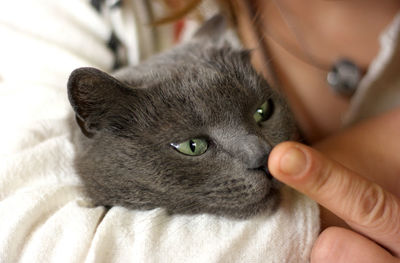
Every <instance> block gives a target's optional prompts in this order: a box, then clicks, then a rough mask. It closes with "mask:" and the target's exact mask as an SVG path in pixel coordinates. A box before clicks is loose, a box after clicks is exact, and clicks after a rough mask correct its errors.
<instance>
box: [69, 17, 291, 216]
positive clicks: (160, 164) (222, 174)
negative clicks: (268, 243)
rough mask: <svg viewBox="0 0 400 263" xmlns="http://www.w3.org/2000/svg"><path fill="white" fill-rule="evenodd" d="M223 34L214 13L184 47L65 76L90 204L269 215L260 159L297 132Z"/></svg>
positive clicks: (272, 198) (271, 205)
mask: <svg viewBox="0 0 400 263" xmlns="http://www.w3.org/2000/svg"><path fill="white" fill-rule="evenodd" d="M225 27H226V25H225V20H224V19H223V18H222V17H221V16H216V17H214V18H212V19H211V20H210V21H208V22H207V23H206V24H205V25H204V26H203V27H202V28H201V29H200V30H199V31H198V33H197V34H196V35H195V37H194V38H193V39H192V40H191V41H189V42H187V43H185V44H182V45H180V46H177V47H176V48H174V49H172V50H170V51H168V52H166V53H163V54H160V55H157V56H154V57H152V58H151V59H149V60H147V61H146V62H144V63H142V64H140V65H138V66H134V67H128V68H124V69H121V70H119V71H117V72H115V73H114V74H113V76H110V75H108V74H106V73H104V72H102V71H100V70H97V69H94V68H79V69H76V70H75V71H73V72H72V74H71V76H70V78H69V81H68V95H69V100H70V103H71V105H72V107H73V109H74V111H75V114H76V121H77V123H78V125H79V127H80V129H81V131H82V134H83V135H81V136H80V137H79V140H78V142H77V155H76V159H75V165H76V170H77V172H78V174H79V175H80V176H81V178H82V180H83V182H84V184H85V186H86V190H87V193H88V195H89V197H90V198H91V199H92V200H93V203H94V204H96V205H104V206H114V205H121V206H125V207H128V208H133V209H153V208H156V207H163V208H165V209H166V210H167V211H168V212H169V213H183V214H195V213H211V214H217V215H222V216H228V217H233V218H247V217H249V216H252V215H255V214H257V213H258V212H260V211H264V212H266V213H268V212H270V213H272V212H273V211H274V209H275V208H276V206H277V204H278V203H279V188H280V187H279V183H277V182H276V181H275V180H273V179H272V177H271V176H270V175H269V173H268V170H267V168H266V166H267V160H268V155H269V153H270V151H271V149H272V147H273V146H274V145H276V144H277V143H279V142H282V141H284V140H289V139H292V138H293V136H294V135H295V134H296V127H295V124H294V121H293V118H292V115H291V114H290V112H289V110H288V107H287V104H286V103H285V100H284V99H283V98H282V96H281V95H280V94H278V93H277V92H276V91H274V90H273V89H272V88H271V87H270V86H268V84H267V83H266V81H265V80H264V79H263V78H262V77H261V76H260V75H258V74H257V73H256V72H255V71H254V70H253V68H252V66H251V64H250V51H248V50H242V49H238V48H234V47H232V46H231V45H230V44H229V43H228V42H227V41H226V40H224V30H225Z"/></svg>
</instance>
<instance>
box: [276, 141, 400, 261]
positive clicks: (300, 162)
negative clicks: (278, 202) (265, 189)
mask: <svg viewBox="0 0 400 263" xmlns="http://www.w3.org/2000/svg"><path fill="white" fill-rule="evenodd" d="M269 169H270V171H271V173H272V174H273V175H274V176H275V177H276V178H277V179H279V180H280V181H282V182H284V183H286V184H288V185H290V186H291V187H293V188H295V189H297V190H298V191H300V192H302V193H304V194H306V195H307V196H309V197H310V198H312V199H314V200H315V201H317V202H318V203H319V204H321V205H322V206H324V207H326V208H327V209H329V210H330V211H332V212H333V213H334V214H336V215H337V216H339V217H340V218H342V219H343V220H344V221H345V222H346V223H347V224H348V225H349V226H350V227H351V228H353V229H354V230H355V231H357V232H358V233H360V234H358V233H356V232H353V231H351V230H347V229H344V228H339V227H331V228H328V229H326V230H325V231H324V232H323V233H322V234H321V235H320V236H319V238H318V240H317V241H316V243H315V245H314V248H313V252H312V262H400V259H399V257H400V199H399V198H397V197H396V196H395V195H393V194H392V193H390V192H388V191H385V190H384V189H383V188H382V187H381V186H379V185H377V184H375V183H373V182H371V181H369V180H367V179H365V178H363V177H361V176H360V175H358V174H357V173H355V172H353V171H351V170H349V169H347V168H346V167H344V166H342V165H341V164H339V163H338V162H335V161H333V160H330V159H329V158H327V157H325V156H324V155H323V154H321V153H320V152H318V151H317V150H314V149H312V148H310V147H307V146H305V145H302V144H299V143H294V142H285V143H282V144H280V145H278V146H277V147H275V148H274V150H273V151H272V153H271V155H270V159H269ZM361 234H362V235H361ZM367 237H368V238H370V239H368V238H367ZM372 240H373V241H372ZM374 241H375V242H376V243H375V242H374ZM378 244H379V245H378ZM380 245H381V246H383V247H385V248H386V249H387V250H385V249H384V248H382V247H381V246H380ZM388 251H390V252H388Z"/></svg>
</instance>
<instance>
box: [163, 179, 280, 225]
mask: <svg viewBox="0 0 400 263" xmlns="http://www.w3.org/2000/svg"><path fill="white" fill-rule="evenodd" d="M273 180H274V179H273ZM281 185H282V184H281V183H280V182H278V181H275V182H272V187H271V188H270V190H269V191H268V192H267V193H266V194H265V195H264V196H263V197H262V198H261V199H260V200H258V201H257V202H255V203H250V204H243V205H240V204H236V205H234V206H219V205H210V204H197V205H194V206H192V209H191V210H190V211H189V210H188V209H187V207H185V208H182V210H181V209H180V208H178V207H175V208H174V209H168V208H166V211H167V213H168V214H169V215H174V214H186V215H196V214H210V215H214V216H221V217H226V218H230V219H239V220H246V219H249V218H251V217H254V216H264V217H267V216H270V215H272V214H273V213H275V211H276V210H277V209H278V207H279V204H280V201H281V194H280V188H281Z"/></svg>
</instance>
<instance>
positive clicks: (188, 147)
mask: <svg viewBox="0 0 400 263" xmlns="http://www.w3.org/2000/svg"><path fill="white" fill-rule="evenodd" d="M171 146H172V147H174V148H175V149H176V150H177V151H178V152H180V153H183V154H186V155H191V156H197V155H202V154H203V153H205V152H206V151H207V148H208V142H207V141H206V140H204V139H190V140H187V141H185V142H182V143H171Z"/></svg>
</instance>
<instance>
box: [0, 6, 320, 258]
mask: <svg viewBox="0 0 400 263" xmlns="http://www.w3.org/2000/svg"><path fill="white" fill-rule="evenodd" d="M109 31H110V28H109V26H108V25H107V24H106V23H104V21H102V20H101V19H100V18H99V17H98V16H97V14H96V13H95V12H94V11H93V9H92V8H91V7H90V6H89V5H88V4H87V3H86V2H85V1H79V0H64V1H61V0H60V1H59V0H35V1H33V0H27V1H23V0H13V1H3V2H2V3H1V4H0V35H1V42H0V43H1V44H0V45H1V48H0V58H1V60H0V120H1V123H2V125H1V130H0V157H1V159H0V160H1V161H0V262H68V263H71V262H296V263H300V262H308V257H309V254H310V249H311V246H312V243H313V241H314V240H315V238H316V236H317V233H318V231H319V217H318V213H319V212H318V207H317V205H316V204H315V203H314V202H312V201H310V200H309V199H307V198H306V197H304V196H302V195H299V194H297V193H296V192H294V191H293V190H290V189H285V191H284V195H283V202H282V205H281V206H280V208H279V210H278V211H277V212H276V213H275V214H274V215H273V216H271V217H265V216H263V215H259V216H257V217H255V218H252V219H250V220H244V221H243V220H242V221H240V220H230V219H224V218H220V217H215V216H211V215H198V216H168V215H166V214H165V212H164V211H163V210H162V209H156V210H152V211H130V210H127V209H124V208H121V207H113V208H111V209H110V210H106V209H105V208H103V207H92V206H90V205H89V204H88V202H87V201H86V200H85V196H84V195H83V193H82V185H81V182H80V180H79V178H78V176H77V175H76V173H75V172H74V169H73V165H72V160H73V156H74V150H73V147H72V144H71V141H70V132H69V128H68V127H69V126H68V122H69V120H70V117H71V114H72V112H71V110H70V106H69V103H68V101H67V96H66V80H67V77H68V74H69V73H70V72H71V71H72V70H73V69H74V68H76V67H79V66H95V67H98V68H102V69H105V70H107V69H110V68H111V65H112V64H113V56H112V54H111V53H110V51H109V50H108V49H107V48H106V47H105V46H104V44H103V43H104V42H105V41H106V39H107V37H108V34H109Z"/></svg>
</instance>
